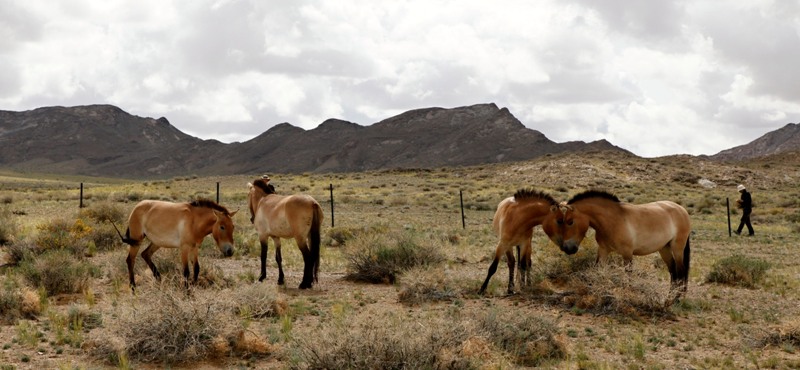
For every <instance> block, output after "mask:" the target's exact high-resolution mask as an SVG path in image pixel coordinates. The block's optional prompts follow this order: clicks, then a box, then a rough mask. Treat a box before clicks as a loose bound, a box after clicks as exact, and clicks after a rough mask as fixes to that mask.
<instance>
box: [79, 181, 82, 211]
mask: <svg viewBox="0 0 800 370" xmlns="http://www.w3.org/2000/svg"><path fill="white" fill-rule="evenodd" d="M80 198H81V200H80V203H79V204H78V208H83V183H81V197H80Z"/></svg>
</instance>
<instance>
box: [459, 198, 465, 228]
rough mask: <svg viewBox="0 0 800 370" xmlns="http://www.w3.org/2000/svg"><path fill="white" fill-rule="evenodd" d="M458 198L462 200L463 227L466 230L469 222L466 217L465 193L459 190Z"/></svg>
mask: <svg viewBox="0 0 800 370" xmlns="http://www.w3.org/2000/svg"><path fill="white" fill-rule="evenodd" d="M458 197H459V198H460V199H461V227H462V228H464V229H466V228H467V221H466V217H465V216H464V191H463V190H461V189H459V190H458Z"/></svg>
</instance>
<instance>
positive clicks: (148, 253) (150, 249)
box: [142, 242, 161, 281]
mask: <svg viewBox="0 0 800 370" xmlns="http://www.w3.org/2000/svg"><path fill="white" fill-rule="evenodd" d="M160 248H161V247H159V246H157V245H155V244H153V243H152V242H150V245H149V246H147V248H145V250H143V251H142V259H144V262H146V263H147V266H149V267H150V271H152V272H153V277H155V278H156V280H157V281H161V273H160V272H158V269H157V268H156V265H155V264H154V263H153V258H152V257H153V253H155V252H156V251H157V250H159V249H160Z"/></svg>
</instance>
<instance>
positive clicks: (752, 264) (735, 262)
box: [706, 254, 770, 288]
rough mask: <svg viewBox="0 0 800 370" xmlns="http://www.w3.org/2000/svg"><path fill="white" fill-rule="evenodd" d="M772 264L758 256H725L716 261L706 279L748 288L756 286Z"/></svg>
mask: <svg viewBox="0 0 800 370" xmlns="http://www.w3.org/2000/svg"><path fill="white" fill-rule="evenodd" d="M769 268H770V264H769V263H768V262H767V261H764V260H760V259H757V258H749V257H745V256H743V255H740V254H735V255H733V256H730V257H726V258H723V259H721V260H719V261H717V262H715V263H714V265H713V266H712V267H711V272H709V273H708V275H707V276H706V281H707V282H711V283H720V284H727V285H734V286H741V287H746V288H754V287H755V286H756V285H757V284H758V283H759V282H760V281H761V280H762V279H763V278H764V276H765V275H766V273H767V270H769Z"/></svg>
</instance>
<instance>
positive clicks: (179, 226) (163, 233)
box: [114, 199, 236, 291]
mask: <svg viewBox="0 0 800 370" xmlns="http://www.w3.org/2000/svg"><path fill="white" fill-rule="evenodd" d="M235 214H236V211H234V212H229V211H228V209H227V208H225V207H223V206H221V205H219V204H217V203H215V202H214V201H211V200H207V199H200V200H195V201H193V202H191V203H172V202H164V201H159V200H143V201H141V202H139V203H138V204H136V206H135V207H133V211H131V214H130V216H129V217H128V229H127V230H126V231H125V236H122V233H120V231H119V229H117V233H118V234H119V236H120V238H122V242H123V243H126V244H128V245H129V247H128V258H127V259H126V262H127V264H128V275H129V277H130V285H131V290H134V291H135V289H136V282H135V280H134V276H133V268H134V265H135V264H136V255H137V254H138V253H139V247H140V246H141V242H142V240H144V238H147V239H148V240H149V245H148V246H147V247H145V249H144V251H142V258H143V259H144V261H145V262H146V263H147V265H148V266H149V267H150V270H152V271H153V276H155V278H156V279H157V280H160V279H161V274H160V273H159V272H158V269H157V268H156V265H155V264H153V260H152V256H153V253H155V252H156V251H158V250H159V249H160V248H180V253H181V263H182V264H183V276H184V278H185V279H186V280H187V284H188V280H189V261H192V264H193V265H194V282H195V283H197V276H198V274H199V273H200V264H199V263H198V261H197V255H198V253H199V248H200V243H201V242H202V241H203V238H205V237H206V236H207V235H208V234H211V235H212V236H213V238H214V241H215V242H216V244H217V248H218V249H219V251H220V252H221V253H222V255H223V256H225V257H230V256H232V255H233V228H234V226H233V220H231V218H232V217H233V216H234V215H235ZM114 228H115V229H116V228H117V226H116V225H114Z"/></svg>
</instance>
